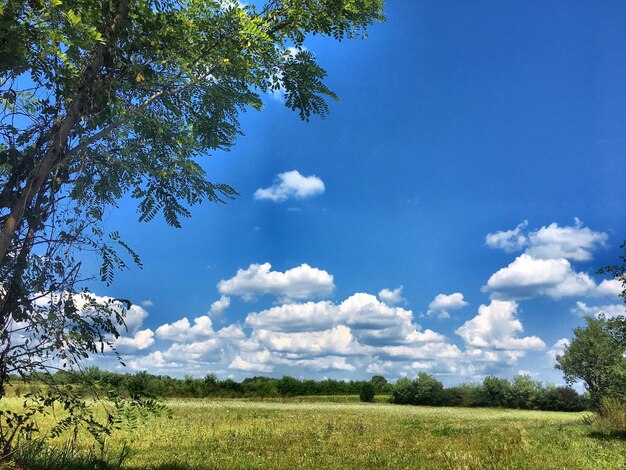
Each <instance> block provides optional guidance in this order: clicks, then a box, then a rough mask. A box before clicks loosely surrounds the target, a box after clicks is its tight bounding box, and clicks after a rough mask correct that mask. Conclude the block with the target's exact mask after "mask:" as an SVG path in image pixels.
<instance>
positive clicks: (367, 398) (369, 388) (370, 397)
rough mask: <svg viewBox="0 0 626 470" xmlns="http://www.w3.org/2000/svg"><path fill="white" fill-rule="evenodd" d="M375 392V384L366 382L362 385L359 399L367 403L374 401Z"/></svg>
mask: <svg viewBox="0 0 626 470" xmlns="http://www.w3.org/2000/svg"><path fill="white" fill-rule="evenodd" d="M374 394H375V391H374V386H373V385H372V384H371V383H369V382H365V383H364V384H363V385H361V391H360V392H359V400H361V401H362V402H365V403H372V402H373V401H374Z"/></svg>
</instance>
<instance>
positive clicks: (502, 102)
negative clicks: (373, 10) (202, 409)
mask: <svg viewBox="0 0 626 470" xmlns="http://www.w3.org/2000/svg"><path fill="white" fill-rule="evenodd" d="M386 14H387V21H386V22H385V23H382V24H376V25H374V26H373V27H372V28H371V29H370V31H369V37H368V38H367V39H365V40H355V41H345V42H341V43H337V42H334V41H333V40H330V39H328V38H319V37H314V38H311V39H310V40H307V41H306V43H305V46H306V48H307V49H308V50H310V51H312V52H314V53H315V54H316V56H317V58H318V61H319V63H320V64H321V65H322V66H323V67H325V69H326V70H327V72H328V78H327V84H328V85H329V87H330V88H331V89H332V90H333V91H334V92H336V93H337V94H338V95H339V97H340V102H338V103H331V106H330V114H329V116H328V117H327V118H326V119H319V118H313V119H312V120H311V122H309V123H305V122H302V121H300V120H299V119H298V116H297V115H296V114H295V113H293V112H291V111H289V110H287V109H286V108H285V107H284V106H283V103H282V101H281V97H280V95H276V96H266V97H264V100H265V108H264V109H263V110H262V111H261V112H254V111H251V112H248V113H246V114H245V115H243V116H242V118H241V123H242V130H243V132H244V133H245V135H243V136H241V137H240V138H239V140H238V142H237V144H236V145H235V146H234V147H233V148H232V149H231V151H230V152H219V153H215V154H214V155H211V156H208V157H207V158H204V159H202V160H201V161H202V165H203V167H204V168H205V170H206V171H207V174H208V175H209V179H210V180H212V181H215V182H226V183H229V184H231V185H232V186H234V187H235V188H236V189H237V190H238V191H239V193H240V197H239V198H237V199H236V200H234V201H231V202H229V203H228V204H225V205H216V204H208V203H205V204H202V205H200V206H196V207H194V208H193V209H192V214H193V215H192V218H190V219H189V220H186V221H184V223H183V228H181V229H174V228H171V227H169V226H167V225H166V224H165V223H164V222H163V221H162V220H160V219H157V220H154V221H152V222H150V223H139V222H137V218H138V215H137V212H136V210H135V206H134V205H133V204H132V202H131V201H127V200H123V201H122V202H121V203H120V207H119V209H116V210H112V211H111V213H110V214H109V216H108V219H107V222H106V223H107V228H109V229H111V230H119V231H120V233H121V235H122V238H123V239H124V240H125V241H126V242H128V243H129V244H130V245H131V246H132V247H133V248H135V249H136V251H137V252H138V253H139V255H140V256H141V259H142V262H143V265H144V267H143V269H139V268H133V269H130V270H128V271H125V272H123V273H120V274H118V275H117V277H116V280H115V282H114V284H113V285H111V286H104V285H101V284H98V283H93V284H92V285H91V288H92V289H93V291H94V292H95V293H97V294H98V295H100V296H112V297H121V298H127V299H130V300H131V301H132V302H133V304H134V305H133V307H132V308H131V310H130V311H129V313H128V332H125V333H124V335H123V337H122V338H120V339H119V340H117V344H116V346H117V348H118V349H119V351H120V352H121V353H122V355H123V356H124V358H125V362H126V364H127V368H126V369H123V368H120V366H119V365H118V364H117V363H116V362H115V361H114V360H113V359H111V358H108V359H107V358H105V359H102V358H99V359H97V360H94V361H95V363H97V364H100V365H102V366H104V367H108V368H111V369H113V370H120V371H123V370H129V371H136V370H147V371H149V372H152V373H158V374H169V375H172V376H182V375H184V374H191V375H194V376H204V375H205V374H207V373H216V374H217V375H218V376H219V377H221V378H226V377H234V378H236V379H242V378H244V377H248V376H253V375H267V376H276V377H280V376H282V375H292V376H295V377H307V378H322V377H333V378H341V379H367V378H369V377H371V376H372V375H375V374H382V375H384V376H385V377H387V378H388V379H390V380H395V379H397V378H398V377H400V376H403V375H407V376H409V377H413V376H415V375H416V374H417V373H418V372H422V371H424V372H428V373H430V374H433V375H435V376H436V377H437V378H438V379H439V380H441V381H443V382H444V383H445V384H455V383H459V382H466V381H477V380H481V379H482V378H483V377H484V376H485V375H488V374H495V375H498V376H501V377H513V376H514V375H516V374H518V373H530V374H531V375H532V376H533V377H535V378H537V379H538V380H543V381H548V382H551V383H562V382H563V379H562V376H561V374H560V373H559V371H557V370H555V369H554V356H555V354H558V353H560V352H562V351H563V348H564V347H565V345H566V344H567V341H568V339H571V337H572V329H573V328H575V327H576V326H580V325H583V324H584V319H583V316H584V315H585V314H588V315H596V314H597V313H598V312H599V311H605V312H606V313H607V314H609V315H615V314H618V313H621V312H624V308H625V307H624V305H623V303H622V302H621V299H620V298H619V297H618V295H617V294H618V293H619V291H620V287H619V284H617V282H615V281H613V282H610V281H608V280H606V279H604V278H602V277H600V276H597V275H596V274H595V273H596V271H597V270H598V268H600V267H602V266H604V265H606V264H609V263H615V262H617V259H618V256H619V254H620V248H619V245H620V243H621V242H622V241H623V240H624V239H625V238H626V213H625V211H624V210H623V204H624V200H626V185H624V179H625V177H626V158H625V155H626V60H624V51H626V29H624V27H623V25H624V24H625V22H626V3H624V2H621V1H606V2H591V1H572V0H567V1H565V0H564V1H553V0H551V1H541V2H538V1H521V2H501V1H496V0H494V1H483V0H481V1H475V2H466V1H461V0H457V1H451V0H440V1H437V2H432V1H431V2H426V1H401V0H389V1H388V2H387V4H386ZM94 262H95V260H94ZM94 266H95V264H94Z"/></svg>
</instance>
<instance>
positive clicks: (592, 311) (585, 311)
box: [571, 301, 626, 318]
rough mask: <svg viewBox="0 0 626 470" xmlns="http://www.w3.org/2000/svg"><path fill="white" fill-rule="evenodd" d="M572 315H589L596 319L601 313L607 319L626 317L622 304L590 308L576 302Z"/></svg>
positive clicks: (625, 307) (625, 308) (624, 307)
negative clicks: (619, 316)
mask: <svg viewBox="0 0 626 470" xmlns="http://www.w3.org/2000/svg"><path fill="white" fill-rule="evenodd" d="M571 312H572V313H573V314H574V315H580V316H584V315H590V316H595V317H597V316H598V315H600V313H603V314H604V315H606V316H607V317H608V318H612V317H616V316H618V315H626V305H624V304H623V303H619V304H609V305H599V306H591V305H587V304H586V303H585V302H580V301H578V302H576V307H575V308H572V309H571Z"/></svg>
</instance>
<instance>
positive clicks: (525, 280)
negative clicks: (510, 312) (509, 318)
mask: <svg viewBox="0 0 626 470" xmlns="http://www.w3.org/2000/svg"><path fill="white" fill-rule="evenodd" d="M595 289H596V284H595V282H594V281H593V279H591V277H590V276H589V275H588V274H586V273H577V272H575V271H574V270H573V269H572V266H571V264H570V262H569V261H568V260H567V259H565V258H560V259H538V258H534V257H532V256H531V255H528V254H522V255H520V256H518V257H517V258H516V259H515V261H513V262H512V263H511V264H509V265H508V266H507V267H505V268H502V269H500V270H499V271H497V272H496V273H494V274H493V275H492V276H491V277H490V278H489V280H488V281H487V285H486V286H484V288H483V290H485V291H486V292H491V293H492V295H493V297H495V298H504V299H523V298H530V297H536V296H540V295H547V296H549V297H552V298H554V299H559V298H562V297H568V296H575V295H588V294H593V293H594V291H595Z"/></svg>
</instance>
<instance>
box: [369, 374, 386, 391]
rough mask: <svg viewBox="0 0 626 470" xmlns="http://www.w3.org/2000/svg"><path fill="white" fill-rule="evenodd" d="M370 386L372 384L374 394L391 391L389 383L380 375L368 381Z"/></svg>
mask: <svg viewBox="0 0 626 470" xmlns="http://www.w3.org/2000/svg"><path fill="white" fill-rule="evenodd" d="M370 384H372V386H373V387H374V390H375V391H376V393H389V391H390V390H391V387H390V385H389V382H387V379H386V378H385V377H383V376H382V375H374V376H373V377H372V378H371V379H370Z"/></svg>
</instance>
